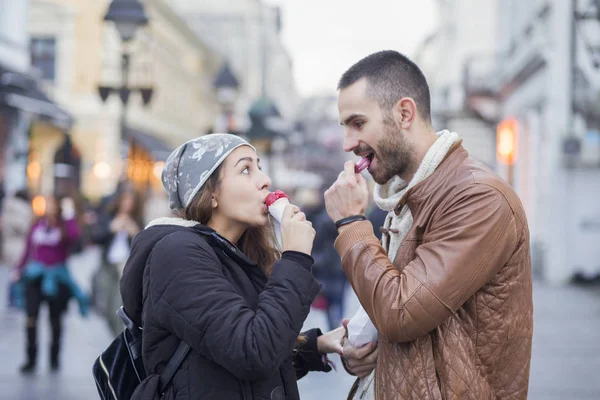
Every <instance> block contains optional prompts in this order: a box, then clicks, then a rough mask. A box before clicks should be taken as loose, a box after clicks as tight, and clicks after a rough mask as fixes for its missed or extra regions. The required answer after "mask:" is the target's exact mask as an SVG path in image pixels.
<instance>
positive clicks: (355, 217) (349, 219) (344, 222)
mask: <svg viewBox="0 0 600 400" xmlns="http://www.w3.org/2000/svg"><path fill="white" fill-rule="evenodd" d="M366 220H367V217H365V216H364V215H351V216H349V217H346V218H342V219H340V220H339V221H336V222H335V229H338V230H339V229H340V228H341V227H342V226H344V225H348V224H350V223H352V222H356V221H366Z"/></svg>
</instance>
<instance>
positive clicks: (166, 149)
mask: <svg viewBox="0 0 600 400" xmlns="http://www.w3.org/2000/svg"><path fill="white" fill-rule="evenodd" d="M125 133H126V135H127V137H128V138H130V139H131V140H133V142H134V143H136V144H138V145H139V146H141V147H143V148H144V149H146V151H148V153H150V155H151V156H152V158H154V160H155V161H166V160H167V158H168V157H169V154H171V152H172V151H173V150H174V149H172V148H171V147H170V146H169V145H168V144H166V143H165V142H164V141H163V140H161V139H158V138H157V137H155V136H153V135H151V134H150V133H146V132H143V131H141V130H139V129H135V128H131V127H127V128H126V129H125Z"/></svg>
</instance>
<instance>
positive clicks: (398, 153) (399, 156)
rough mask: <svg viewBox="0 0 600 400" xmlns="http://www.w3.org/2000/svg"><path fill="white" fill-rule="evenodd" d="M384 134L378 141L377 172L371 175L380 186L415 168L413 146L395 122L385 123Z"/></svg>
mask: <svg viewBox="0 0 600 400" xmlns="http://www.w3.org/2000/svg"><path fill="white" fill-rule="evenodd" d="M384 133H385V134H384V136H383V137H382V138H381V139H379V140H378V141H377V154H376V157H377V163H378V166H377V170H375V171H373V172H372V173H371V175H372V176H373V180H374V181H375V182H376V183H378V184H380V185H384V184H386V183H387V182H388V181H389V180H390V179H392V178H393V177H394V176H396V175H404V174H405V173H406V172H408V171H410V170H411V169H413V167H414V166H415V161H414V154H413V149H412V146H411V144H410V143H408V142H407V140H406V139H405V138H404V134H403V133H402V132H400V130H399V129H398V128H397V127H396V125H395V123H394V122H393V121H384Z"/></svg>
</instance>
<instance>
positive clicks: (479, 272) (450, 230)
mask: <svg viewBox="0 0 600 400" xmlns="http://www.w3.org/2000/svg"><path fill="white" fill-rule="evenodd" d="M338 89H339V91H340V92H339V99H338V107H339V114H340V121H341V123H342V125H343V126H344V150H345V151H347V152H350V151H351V152H354V153H355V154H356V155H358V156H361V157H363V158H364V157H366V158H367V160H366V162H367V164H369V167H368V171H369V173H370V174H371V176H372V177H373V179H374V181H375V182H376V183H377V186H376V188H375V194H374V197H375V201H376V203H377V205H378V206H379V207H380V208H382V209H384V210H386V211H388V212H389V214H388V216H387V218H386V221H385V225H384V229H383V232H384V235H383V238H382V241H381V244H380V242H379V241H378V240H377V239H376V237H375V235H374V234H373V228H372V225H371V224H370V222H369V221H367V220H362V219H364V213H365V209H366V207H367V203H368V202H367V199H368V190H367V183H366V181H365V179H364V178H363V177H362V176H361V175H360V174H356V173H355V172H354V166H355V164H354V162H352V161H349V162H347V163H346V164H345V166H344V171H343V172H342V173H341V174H340V176H339V178H338V180H337V181H336V182H335V183H334V184H333V185H332V187H331V188H329V189H328V190H327V192H326V193H325V200H326V206H327V211H328V214H329V216H330V218H331V219H332V220H333V221H335V222H337V224H336V225H337V226H338V232H339V236H338V238H337V240H336V249H337V250H338V253H339V255H340V256H341V258H342V268H343V269H344V272H345V273H346V275H347V277H348V279H349V281H350V283H351V284H352V287H353V288H354V291H355V292H356V294H357V296H358V298H359V299H360V302H361V304H362V306H363V307H364V309H365V311H366V312H367V314H368V316H369V318H370V319H371V321H372V322H373V324H374V325H375V327H376V328H377V331H378V335H379V336H378V352H379V354H378V359H377V366H376V368H375V385H374V389H371V390H374V392H373V393H372V394H374V397H375V398H376V399H419V400H422V399H474V400H482V399H492V398H493V399H507V398H510V399H525V398H526V397H527V388H528V382H529V364H530V358H531V338H532V331H533V305H532V296H531V294H532V293H531V291H532V283H531V260H530V256H529V232H528V228H527V221H526V217H525V213H524V210H523V208H522V205H521V203H520V201H519V199H518V197H517V195H516V194H515V192H514V191H513V189H512V188H511V187H510V186H509V185H508V184H506V182H504V181H503V180H502V179H501V178H500V177H498V176H497V175H496V174H495V173H493V172H492V171H491V170H489V169H488V168H486V167H485V166H484V165H483V164H481V163H479V162H477V161H475V160H474V159H472V158H471V157H469V155H468V153H467V152H466V151H465V149H464V148H463V147H462V145H461V141H460V139H459V138H458V135H456V134H455V133H451V132H448V131H443V132H440V133H439V134H436V132H435V131H434V129H433V128H432V124H431V117H430V98H429V88H428V85H427V82H426V80H425V77H424V76H423V74H422V72H421V71H420V70H419V68H418V67H417V66H416V65H415V64H414V63H413V62H411V61H410V60H409V59H407V58H406V57H404V56H403V55H401V54H399V53H397V52H393V51H383V52H379V53H375V54H372V55H370V56H368V57H366V58H364V59H363V60H361V61H359V62H358V63H356V64H355V65H354V66H352V67H351V68H350V69H349V70H348V71H347V72H345V73H344V75H343V76H342V78H341V80H340V82H339V85H338ZM367 397H368V396H367Z"/></svg>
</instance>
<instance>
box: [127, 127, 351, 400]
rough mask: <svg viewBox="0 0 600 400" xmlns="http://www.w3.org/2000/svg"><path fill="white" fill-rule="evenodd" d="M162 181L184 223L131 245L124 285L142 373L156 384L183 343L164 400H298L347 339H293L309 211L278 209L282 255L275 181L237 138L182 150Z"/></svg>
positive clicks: (305, 294)
mask: <svg viewBox="0 0 600 400" xmlns="http://www.w3.org/2000/svg"><path fill="white" fill-rule="evenodd" d="M162 181H163V185H164V187H165V189H166V190H167V192H168V194H169V201H170V207H171V208H172V209H174V210H177V211H178V212H179V213H180V215H181V218H161V219H158V220H156V221H153V222H152V223H151V224H150V225H149V226H148V227H147V228H146V229H145V230H143V231H142V232H140V234H138V235H137V236H136V238H135V239H134V242H133V246H132V248H133V251H132V254H131V257H130V258H129V260H128V262H127V265H126V267H125V271H124V274H123V278H122V280H121V294H122V296H123V300H124V308H125V311H126V313H127V314H128V315H129V316H130V317H131V319H132V320H133V321H134V322H135V323H136V324H138V325H141V326H143V341H144V346H143V358H144V363H145V367H146V370H147V372H148V374H149V375H153V374H154V377H156V375H155V374H158V373H159V372H160V371H161V369H162V368H163V367H164V365H165V363H166V362H167V361H168V360H169V358H170V357H171V355H172V354H173V352H174V351H175V349H176V348H177V346H178V343H179V342H180V340H183V341H185V342H186V343H187V344H189V345H190V346H191V348H192V350H193V351H191V352H189V354H188V355H187V357H186V359H185V360H184V361H183V364H182V365H181V367H180V368H179V370H178V372H176V373H175V376H174V378H173V381H172V385H171V387H170V388H169V389H168V393H167V394H166V395H165V396H167V397H168V396H172V397H169V398H176V399H183V398H185V399H198V400H199V399H232V400H233V399H240V400H241V399H259V398H260V399H274V400H275V399H277V400H279V399H282V400H283V399H298V398H299V394H298V388H297V384H296V379H297V378H299V377H301V376H303V375H304V374H306V373H307V372H308V371H309V370H320V371H328V370H330V369H331V367H330V366H329V365H328V363H327V360H326V358H325V357H323V356H324V354H326V353H329V352H338V353H339V352H340V351H341V342H340V341H341V337H342V334H343V329H338V330H336V331H333V332H331V333H329V334H325V335H321V333H320V331H319V330H318V329H313V330H311V331H308V332H305V333H304V334H303V335H302V336H299V333H300V329H301V327H302V325H303V323H304V320H305V319H306V317H307V315H308V312H309V309H310V304H311V302H312V301H313V299H314V298H315V296H316V295H317V293H318V292H319V285H318V283H317V281H316V280H315V279H314V278H313V276H312V273H311V268H312V265H313V259H312V258H311V256H310V252H311V249H312V245H313V240H314V236H315V232H314V229H313V228H312V226H311V224H310V223H309V222H308V221H306V217H305V214H304V213H303V212H301V211H300V209H299V208H298V207H297V206H294V205H288V206H287V208H286V209H285V211H284V215H283V221H282V224H281V226H282V241H283V253H282V254H279V251H278V250H277V247H276V243H275V234H274V232H273V228H272V226H273V225H272V222H271V219H270V217H269V214H268V213H267V208H266V207H265V200H266V197H267V195H268V194H269V188H270V185H271V181H270V179H269V177H268V176H266V175H265V174H264V172H262V170H261V169H260V165H259V162H258V157H257V154H256V152H255V150H254V148H253V147H251V146H250V145H249V144H248V143H247V142H246V141H244V140H243V139H242V138H240V137H239V136H235V135H228V134H212V135H206V136H203V137H200V138H198V139H195V140H192V141H189V142H187V143H185V144H183V145H182V146H180V147H179V148H178V149H176V150H175V151H174V152H173V153H172V154H171V156H170V157H169V159H168V160H167V162H166V165H165V168H164V170H163V174H162ZM142 307H143V312H142ZM151 379H153V378H150V379H148V380H146V381H144V382H143V383H142V384H141V386H140V387H138V389H137V391H138V392H137V393H138V395H140V394H145V393H146V392H144V390H148V391H149V392H150V393H149V394H147V396H148V397H138V398H152V397H151V396H153V395H154V394H153V393H152V390H153V389H152V388H151V387H150V384H151V383H150V382H152V381H151ZM134 396H135V395H134Z"/></svg>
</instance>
